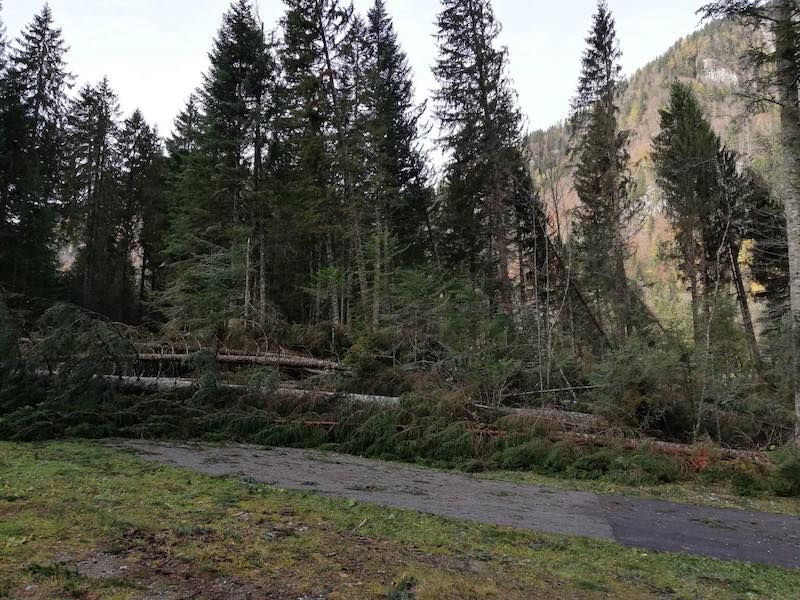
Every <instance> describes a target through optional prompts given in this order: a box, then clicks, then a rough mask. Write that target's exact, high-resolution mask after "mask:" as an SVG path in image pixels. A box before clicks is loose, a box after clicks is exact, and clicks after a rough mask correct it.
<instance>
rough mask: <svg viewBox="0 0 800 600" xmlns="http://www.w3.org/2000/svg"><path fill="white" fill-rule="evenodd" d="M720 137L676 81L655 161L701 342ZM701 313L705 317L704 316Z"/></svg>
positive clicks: (687, 90) (663, 115) (691, 95)
mask: <svg viewBox="0 0 800 600" xmlns="http://www.w3.org/2000/svg"><path fill="white" fill-rule="evenodd" d="M719 150H720V143H719V139H718V137H717V136H716V134H715V133H714V132H713V131H712V129H711V125H710V124H709V123H708V121H707V120H706V119H705V117H704V115H703V111H702V109H701V108H700V105H699V103H698V102H697V98H696V97H695V95H694V93H693V92H692V90H691V88H689V87H688V86H687V85H686V84H683V83H675V84H673V86H672V90H671V95H670V99H669V103H668V104H667V106H666V107H665V108H664V109H662V110H661V133H659V135H658V136H657V137H656V138H655V139H654V140H653V160H654V162H655V166H656V173H657V181H658V185H659V187H660V188H661V190H662V193H663V198H664V207H665V211H666V214H667V217H668V218H669V220H670V224H671V226H672V229H673V231H674V235H675V246H676V248H677V251H678V256H679V258H680V263H679V267H680V269H681V271H682V273H683V276H684V278H685V279H686V282H687V284H688V286H689V291H690V292H691V298H692V324H693V328H694V338H695V342H696V343H698V344H701V343H702V340H703V337H704V335H705V334H704V331H705V330H706V327H705V323H706V322H707V319H708V311H709V295H710V294H711V292H712V290H711V289H709V288H710V286H711V283H712V281H713V280H712V276H711V268H712V265H710V264H709V263H708V261H707V258H708V253H707V252H706V249H707V248H708V247H709V245H710V243H709V242H710V240H708V239H706V236H704V235H703V234H704V231H705V228H706V224H707V223H709V222H710V218H711V217H713V215H714V214H715V210H714V209H715V207H714V204H713V202H714V198H713V189H714V183H713V182H714V179H715V178H716V172H715V164H716V162H715V161H716V158H717V154H718V152H719ZM701 317H702V318H701Z"/></svg>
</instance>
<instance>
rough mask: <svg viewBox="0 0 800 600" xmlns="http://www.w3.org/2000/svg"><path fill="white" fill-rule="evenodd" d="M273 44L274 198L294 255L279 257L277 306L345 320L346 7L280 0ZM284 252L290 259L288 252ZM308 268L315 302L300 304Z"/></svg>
mask: <svg viewBox="0 0 800 600" xmlns="http://www.w3.org/2000/svg"><path fill="white" fill-rule="evenodd" d="M285 3H286V5H287V10H286V14H285V16H284V18H283V19H282V21H281V24H282V30H283V43H282V45H281V47H280V50H279V57H280V63H281V67H282V74H283V77H282V81H281V86H280V89H279V90H278V94H279V102H280V107H281V110H280V116H279V119H278V124H279V128H280V133H279V136H280V142H281V152H282V153H283V154H284V159H283V162H282V165H281V174H282V175H281V177H279V178H278V179H279V180H280V181H279V184H278V185H280V197H281V198H282V199H283V200H282V202H281V203H280V205H279V206H276V213H277V215H276V216H277V218H278V220H279V223H280V224H281V230H282V235H281V238H280V239H281V241H282V242H283V243H280V242H279V243H280V245H282V246H284V245H285V246H289V247H291V248H293V249H294V256H293V257H291V258H290V259H289V260H286V261H281V263H280V265H279V268H280V270H281V271H282V273H283V274H284V276H286V277H287V281H286V289H287V290H288V291H290V292H292V294H291V296H288V297H286V296H284V298H283V299H282V300H283V302H282V304H283V305H284V306H288V305H289V303H291V304H293V305H294V306H292V307H291V310H289V311H288V312H289V314H290V315H292V316H299V315H298V310H297V309H298V308H301V309H302V312H305V313H306V314H309V313H311V315H312V316H311V318H312V319H314V320H329V321H330V322H331V323H333V324H334V325H340V324H341V323H342V321H343V316H342V312H343V310H342V307H343V305H344V304H346V302H344V298H343V294H344V282H345V280H346V275H345V273H344V270H343V268H342V267H343V264H342V263H343V261H342V256H343V255H345V254H346V253H347V252H348V250H349V246H350V243H349V236H348V235H346V234H347V229H348V226H349V225H350V224H351V219H348V215H347V214H346V211H345V203H346V202H347V201H348V200H349V196H350V195H351V193H352V191H353V181H352V177H351V175H352V172H353V169H352V168H351V167H350V166H349V165H348V163H349V161H350V160H351V158H349V157H348V149H349V148H351V147H352V144H349V143H348V139H347V137H348V129H349V127H348V118H349V117H350V116H351V115H352V114H353V113H352V108H353V100H354V99H353V95H352V93H353V92H354V91H355V90H354V89H352V75H353V73H352V71H348V70H346V69H345V68H343V64H342V61H343V59H344V57H345V56H346V55H348V54H352V52H353V50H355V49H354V48H353V45H352V44H353V43H354V40H353V38H352V35H351V34H352V30H351V20H352V13H353V11H352V7H351V6H345V5H343V4H342V3H341V2H340V1H339V0H286V2H285ZM287 258H289V257H287ZM309 271H310V272H311V273H313V274H314V278H315V280H316V281H315V282H313V286H314V288H315V290H316V291H315V292H314V294H313V304H312V305H311V306H304V305H303V304H301V303H299V302H298V301H297V300H298V299H297V296H296V294H295V290H298V289H300V287H301V286H302V285H303V284H305V283H307V279H308V277H307V275H305V274H306V273H308V272H309Z"/></svg>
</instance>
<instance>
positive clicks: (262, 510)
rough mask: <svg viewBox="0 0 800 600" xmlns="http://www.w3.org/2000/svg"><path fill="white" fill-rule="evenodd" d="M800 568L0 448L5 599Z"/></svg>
mask: <svg viewBox="0 0 800 600" xmlns="http://www.w3.org/2000/svg"><path fill="white" fill-rule="evenodd" d="M798 589H800V572H791V571H785V570H781V569H772V568H767V567H756V566H749V565H743V564H735V563H722V562H719V561H715V560H710V559H703V558H693V557H684V556H676V555H663V554H656V553H652V552H642V551H637V550H632V549H625V548H621V547H619V546H617V545H615V544H612V543H606V542H596V541H589V540H579V539H572V538H567V537H558V536H551V535H541V534H536V533H528V532H517V531H512V530H509V529H503V528H495V527H488V526H479V525H473V524H468V523H463V522H456V521H448V520H444V519H438V518H433V517H428V516H422V515H418V514H415V513H410V512H404V511H397V510H389V509H382V508H376V507H371V506H365V505H361V504H357V503H353V502H346V501H334V500H328V499H325V498H322V497H318V496H314V495H304V494H299V493H293V492H287V491H283V490H279V489H274V488H270V487H268V486H263V485H258V484H254V483H252V482H250V481H247V480H239V479H230V478H229V479H215V478H210V477H205V476H200V475H197V474H195V473H192V472H188V471H184V470H180V469H173V468H167V467H159V466H154V465H150V464H144V463H142V462H140V461H138V460H137V459H135V458H133V457H132V456H130V455H128V454H125V453H123V452H120V451H115V450H110V449H106V448H102V447H98V446H93V445H90V444H84V443H52V444H38V445H25V444H9V443H0V597H8V598H71V597H74V598H86V599H94V598H109V599H125V598H146V599H150V598H184V597H196V598H204V599H215V598H218V599H220V600H221V599H228V598H233V599H236V598H242V599H244V598H248V597H252V598H274V599H284V598H285V599H289V598H292V599H296V598H308V599H316V598H331V599H337V598H341V599H347V600H352V599H360V598H390V599H393V600H403V599H405V600H410V599H414V598H417V599H437V600H438V599H448V598H452V599H459V600H460V599H468V598H476V599H477V598H481V599H483V598H503V599H504V600H508V599H515V598H520V599H529V598H539V597H551V598H559V599H561V598H609V597H612V598H622V599H626V598H630V599H640V598H714V599H715V600H720V599H723V598H796V597H797V590H798Z"/></svg>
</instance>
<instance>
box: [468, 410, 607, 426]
mask: <svg viewBox="0 0 800 600" xmlns="http://www.w3.org/2000/svg"><path fill="white" fill-rule="evenodd" d="M475 407H476V408H480V409H482V410H488V411H494V412H496V413H499V414H502V415H505V416H513V417H520V418H523V419H530V420H532V421H534V422H546V423H553V424H556V425H558V426H560V427H561V428H563V429H576V430H581V431H593V432H598V431H606V430H608V429H611V424H610V423H609V422H608V421H607V420H606V419H604V418H603V417H601V416H598V415H591V414H588V413H577V412H568V411H564V410H559V409H557V408H507V407H493V406H485V405H482V404H476V405H475Z"/></svg>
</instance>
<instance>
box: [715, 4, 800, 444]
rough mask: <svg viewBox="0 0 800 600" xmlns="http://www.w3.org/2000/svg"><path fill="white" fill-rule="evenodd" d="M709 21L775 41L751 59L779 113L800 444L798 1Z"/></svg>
mask: <svg viewBox="0 0 800 600" xmlns="http://www.w3.org/2000/svg"><path fill="white" fill-rule="evenodd" d="M702 12H703V14H704V16H705V17H706V18H719V17H726V18H733V19H738V20H742V21H744V22H746V23H748V24H749V25H751V26H753V27H755V28H764V29H766V30H768V31H769V32H770V33H771V34H772V36H773V43H771V44H754V45H751V47H750V48H749V53H748V54H749V58H750V59H751V61H752V63H753V66H755V67H756V73H757V75H758V77H757V78H756V83H757V84H758V89H757V92H758V93H759V95H760V96H761V97H762V99H764V100H766V101H767V102H769V103H775V104H777V105H778V106H779V107H780V120H781V145H782V147H783V148H782V150H783V152H782V160H783V164H782V165H781V166H780V171H781V181H782V184H781V189H780V190H779V192H780V195H781V197H782V200H783V205H784V209H785V216H786V242H787V249H788V252H787V256H788V259H789V297H790V310H791V316H792V354H793V360H794V363H793V373H792V379H793V383H794V396H795V437H796V442H797V443H798V444H800V101H798V97H799V96H798V86H799V85H800V84H799V83H798V82H800V58H798V57H800V25H798V19H797V14H798V4H797V0H775V1H767V0H737V1H735V2H731V1H730V0H719V1H716V2H712V3H710V4H708V5H706V6H705V7H703V9H702Z"/></svg>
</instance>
